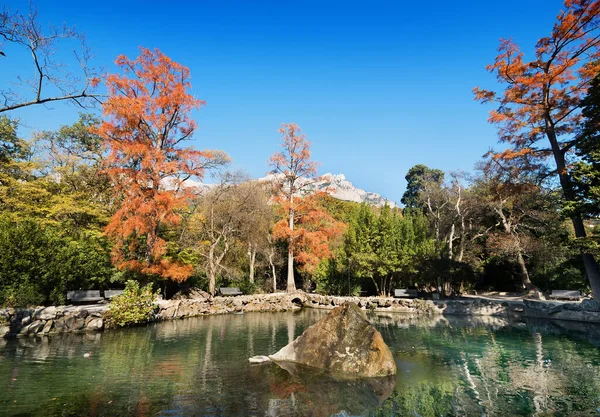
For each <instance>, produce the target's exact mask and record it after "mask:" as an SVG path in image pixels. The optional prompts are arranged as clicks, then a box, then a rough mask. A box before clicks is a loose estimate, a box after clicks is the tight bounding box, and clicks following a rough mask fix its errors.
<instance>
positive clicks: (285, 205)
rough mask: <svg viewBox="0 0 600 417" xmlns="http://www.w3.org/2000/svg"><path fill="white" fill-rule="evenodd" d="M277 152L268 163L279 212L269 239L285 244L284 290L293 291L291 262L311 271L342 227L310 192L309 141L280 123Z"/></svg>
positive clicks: (314, 170)
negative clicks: (285, 281) (280, 148)
mask: <svg viewBox="0 0 600 417" xmlns="http://www.w3.org/2000/svg"><path fill="white" fill-rule="evenodd" d="M279 133H281V135H282V145H281V146H282V148H283V150H282V151H281V152H277V153H275V154H274V155H273V156H272V157H271V158H270V160H269V165H270V166H271V168H272V171H271V173H273V174H276V175H275V180H274V186H275V199H276V201H277V202H278V203H279V205H280V207H281V210H282V212H283V216H282V219H281V220H280V221H279V222H277V223H276V224H275V226H274V228H273V237H274V238H276V239H283V240H285V241H287V243H288V274H287V291H288V292H291V291H295V290H296V282H295V280H294V260H296V261H298V263H299V264H300V265H301V267H302V268H303V269H304V270H305V271H307V272H311V271H312V270H313V269H314V268H315V267H316V266H317V264H318V263H319V261H320V260H321V259H323V258H327V257H330V256H331V251H330V249H329V242H330V241H331V239H333V238H335V237H337V236H340V235H341V234H342V233H343V229H344V224H343V223H340V222H338V221H336V220H335V219H334V218H333V217H331V216H330V215H329V214H327V212H326V211H325V210H324V209H323V207H322V206H321V204H320V196H321V195H320V194H322V193H315V192H314V182H315V177H316V173H317V163H316V162H314V161H311V159H310V158H311V157H310V142H308V141H307V140H306V135H304V134H302V133H301V129H300V127H298V126H297V125H296V124H294V123H290V124H285V123H284V124H282V125H281V128H280V129H279Z"/></svg>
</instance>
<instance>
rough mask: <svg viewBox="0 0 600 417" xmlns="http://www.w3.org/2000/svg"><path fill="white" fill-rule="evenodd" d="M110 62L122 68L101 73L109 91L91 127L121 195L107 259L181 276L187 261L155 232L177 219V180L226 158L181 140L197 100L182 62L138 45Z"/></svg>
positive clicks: (180, 196) (182, 193) (180, 188)
mask: <svg viewBox="0 0 600 417" xmlns="http://www.w3.org/2000/svg"><path fill="white" fill-rule="evenodd" d="M116 63H117V65H118V66H119V67H120V68H121V69H122V70H123V72H124V73H123V74H122V75H120V74H112V75H110V76H108V78H107V80H106V84H107V87H108V92H109V98H108V99H107V100H106V102H105V103H104V105H103V110H104V122H103V123H102V124H101V125H100V127H99V128H98V129H97V133H98V134H99V135H100V136H101V137H102V138H103V139H104V141H105V144H106V146H107V148H108V152H109V153H108V156H107V158H106V160H105V170H106V173H107V175H108V176H109V178H110V180H111V182H112V184H113V185H114V187H115V191H116V193H117V197H118V198H119V199H121V205H120V207H119V208H118V210H117V211H116V213H115V214H114V216H113V217H112V219H111V221H110V223H109V224H108V226H107V227H106V233H107V234H108V235H109V236H110V237H111V238H112V239H113V240H114V250H113V260H114V262H115V263H116V264H117V266H118V267H119V268H120V269H129V270H134V271H138V272H141V273H143V274H149V275H155V276H159V277H163V278H170V279H173V280H176V281H183V280H185V279H186V278H187V277H188V276H189V275H190V274H191V272H192V267H191V266H189V265H184V264H181V263H179V262H178V261H177V260H176V259H170V258H169V257H167V256H166V252H167V245H166V241H165V240H164V239H163V238H162V237H161V231H162V230H163V229H164V228H169V227H173V226H175V225H177V224H178V223H179V221H180V214H179V212H178V210H180V209H181V207H182V206H184V205H185V204H186V202H187V201H189V198H191V193H192V190H191V189H190V188H187V187H185V185H184V183H185V181H186V180H187V179H189V178H190V177H192V176H195V177H198V178H202V177H203V176H204V172H205V170H206V169H207V168H210V167H213V166H215V165H216V164H219V163H222V162H223V161H224V160H225V159H226V157H225V155H224V154H223V153H222V152H219V151H199V150H195V149H193V148H183V147H182V146H181V145H182V143H183V142H184V141H185V140H188V139H190V138H191V137H192V134H193V133H194V130H195V128H196V124H195V123H194V121H193V120H192V119H191V118H190V116H189V113H190V112H191V111H192V110H193V109H195V108H199V107H200V106H201V105H203V104H204V102H203V101H201V100H198V99H196V98H194V97H193V96H192V95H191V94H189V93H188V91H187V90H188V89H189V88H190V87H191V84H190V72H189V70H188V69H187V68H186V67H184V66H183V65H181V64H178V63H176V62H174V61H172V60H171V59H170V58H169V57H167V56H166V55H164V54H163V53H161V52H160V51H159V50H157V49H156V50H154V51H152V50H150V49H145V48H141V49H140V56H139V57H138V58H137V59H134V60H131V59H129V58H127V57H125V56H119V57H118V58H117V60H116Z"/></svg>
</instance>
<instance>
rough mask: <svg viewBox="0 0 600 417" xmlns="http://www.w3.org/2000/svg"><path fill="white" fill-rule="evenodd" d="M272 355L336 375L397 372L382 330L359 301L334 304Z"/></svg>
mask: <svg viewBox="0 0 600 417" xmlns="http://www.w3.org/2000/svg"><path fill="white" fill-rule="evenodd" d="M270 358H271V359H272V360H273V361H275V362H292V363H296V364H302V365H307V366H311V367H314V368H319V369H323V370H326V371H328V372H330V373H331V374H333V375H337V376H348V377H380V376H388V375H395V374H396V363H395V362H394V357H393V356H392V352H390V349H389V348H388V347H387V345H386V344H385V342H384V341H383V338H382V337H381V333H379V331H378V330H377V329H376V328H375V327H374V326H373V325H372V324H371V323H370V322H369V321H368V320H367V318H366V316H365V313H364V312H363V311H362V310H361V309H360V308H359V307H358V306H357V305H356V304H354V303H349V302H346V303H344V304H343V305H342V306H340V307H336V308H334V309H333V310H332V311H331V312H330V313H329V314H328V315H327V316H326V317H324V318H323V319H321V320H319V321H318V322H317V323H315V324H314V325H312V326H311V327H309V328H308V329H306V330H305V331H304V333H302V335H300V336H299V337H298V338H297V339H296V340H294V341H293V342H292V343H290V344H288V345H287V346H285V347H284V348H283V349H281V350H280V351H279V352H277V353H275V354H274V355H272V356H270Z"/></svg>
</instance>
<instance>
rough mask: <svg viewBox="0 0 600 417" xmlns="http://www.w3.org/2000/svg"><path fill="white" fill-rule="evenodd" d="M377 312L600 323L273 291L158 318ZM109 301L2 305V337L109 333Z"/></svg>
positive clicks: (586, 310) (474, 301)
mask: <svg viewBox="0 0 600 417" xmlns="http://www.w3.org/2000/svg"><path fill="white" fill-rule="evenodd" d="M347 301H350V302H354V303H356V304H357V305H358V306H359V307H360V308H361V309H363V310H365V311H369V312H373V313H376V314H387V313H392V314H409V315H429V316H488V317H501V318H508V319H513V320H515V319H516V320H522V319H524V318H536V319H548V320H560V321H571V322H579V323H588V324H599V325H600V303H599V302H597V301H594V300H584V301H583V302H581V303H574V302H558V301H542V300H529V299H524V300H502V299H489V298H483V297H482V298H475V297H469V298H461V299H447V300H435V301H432V300H421V299H398V298H391V297H342V296H327V295H319V294H311V293H304V292H302V291H298V292H295V293H289V294H288V293H283V292H282V293H271V294H256V295H241V296H234V297H213V298H212V299H209V298H192V299H181V300H158V301H157V305H158V312H157V314H156V315H155V317H154V319H153V320H152V322H160V321H167V320H178V319H183V318H187V317H201V316H210V315H221V314H243V313H245V312H285V311H296V310H300V309H302V308H311V309H320V310H331V309H333V308H335V307H337V306H339V305H342V304H343V303H344V302H347ZM107 309H108V304H92V305H81V306H73V305H69V306H57V307H55V306H50V307H37V308H25V309H14V308H4V309H0V337H3V338H11V337H27V336H37V335H52V334H59V333H74V332H77V333H81V332H91V331H104V330H105V328H104V320H103V313H104V312H105V311H106V310H107Z"/></svg>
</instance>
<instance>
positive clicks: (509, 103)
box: [473, 0, 600, 169]
mask: <svg viewBox="0 0 600 417" xmlns="http://www.w3.org/2000/svg"><path fill="white" fill-rule="evenodd" d="M599 46H600V0H566V1H565V10H564V11H561V12H560V13H559V15H558V17H557V22H556V23H555V25H554V28H553V29H552V32H551V33H550V36H547V37H543V38H541V39H539V40H538V42H537V44H536V46H535V55H534V56H533V57H532V59H531V60H529V61H527V60H525V55H524V53H523V52H522V51H521V50H520V48H519V47H518V46H517V45H516V44H515V43H514V42H513V41H512V40H507V39H502V40H501V41H500V46H499V48H498V51H499V54H498V56H496V59H495V61H494V63H493V64H491V65H488V66H487V67H486V68H487V70H488V71H490V72H491V73H493V74H495V75H496V78H497V79H498V81H499V82H500V83H501V84H503V85H504V86H505V89H504V91H503V92H498V93H496V92H493V91H488V90H484V89H480V88H479V87H477V88H475V89H474V90H473V92H474V94H475V99H476V100H478V101H480V102H482V103H488V102H495V103H497V105H498V107H497V108H496V109H495V110H493V111H492V112H491V114H490V118H489V121H490V122H491V123H493V124H496V125H497V126H498V127H499V131H498V132H499V136H500V140H502V141H504V142H508V143H510V144H511V145H512V147H513V150H515V151H519V150H521V149H524V148H532V149H536V148H537V149H539V148H538V147H535V146H534V145H536V144H537V142H538V141H540V140H543V139H545V138H547V139H549V140H550V142H551V146H552V147H553V152H554V153H555V157H557V156H558V157H559V159H561V158H560V155H558V154H559V153H563V154H564V152H566V151H567V150H568V149H570V145H569V141H570V140H571V139H572V138H570V137H566V138H564V139H563V137H564V136H568V135H572V134H573V133H574V132H575V131H576V129H577V126H578V124H579V122H580V119H581V114H580V112H579V111H578V107H579V105H580V101H581V98H582V97H583V95H584V94H585V93H586V91H587V88H588V86H589V84H590V80H591V79H592V78H593V77H595V76H596V75H597V74H598V72H599V71H600V51H599ZM506 155H507V156H511V154H510V153H507V154H506ZM536 155H537V156H541V155H542V154H536ZM547 155H548V153H546V154H545V156H547ZM557 163H558V165H559V166H558V168H559V169H561V168H562V167H561V166H560V165H561V164H562V163H561V161H558V162H557Z"/></svg>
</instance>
